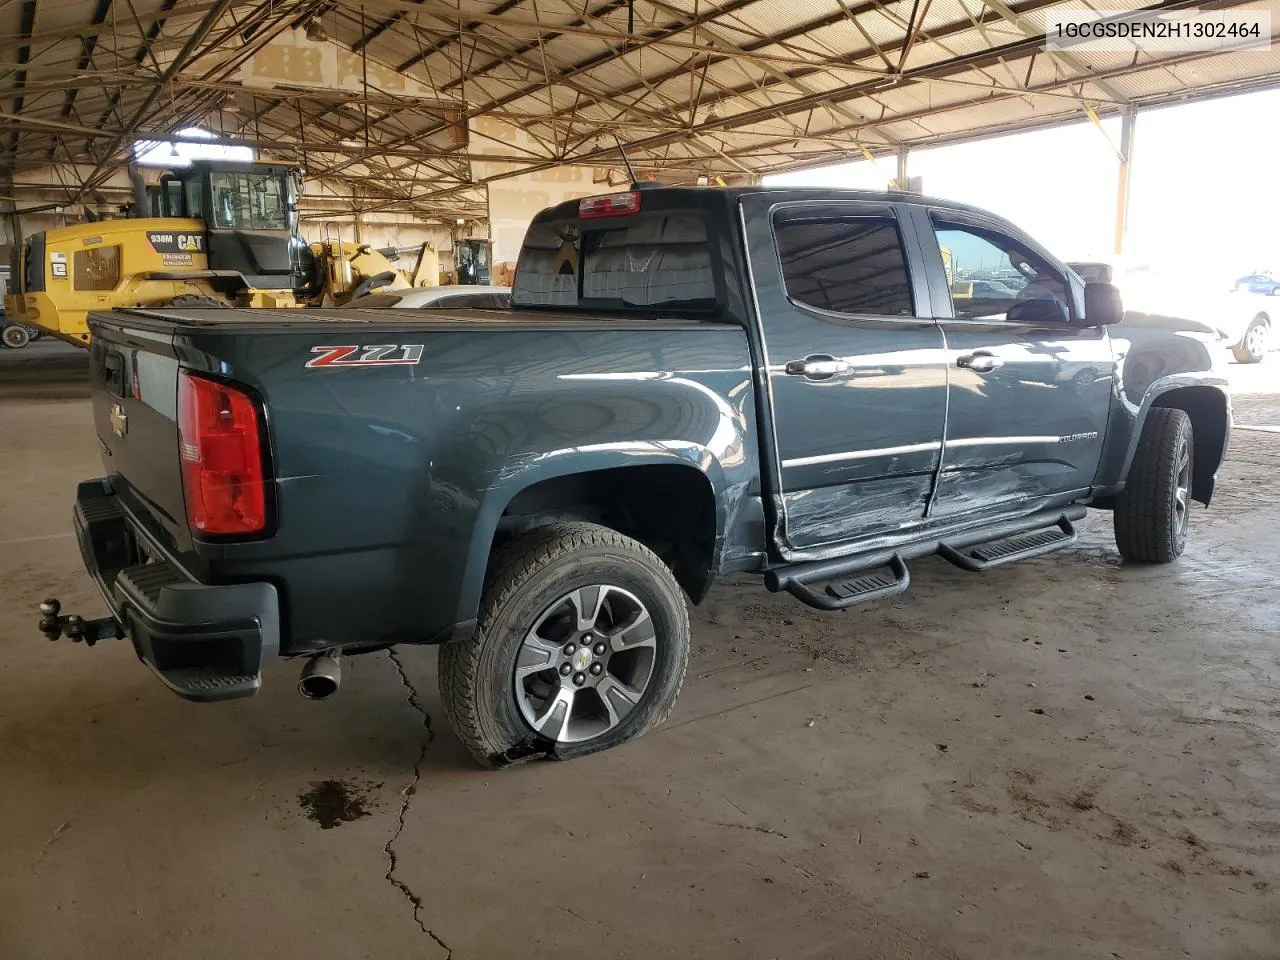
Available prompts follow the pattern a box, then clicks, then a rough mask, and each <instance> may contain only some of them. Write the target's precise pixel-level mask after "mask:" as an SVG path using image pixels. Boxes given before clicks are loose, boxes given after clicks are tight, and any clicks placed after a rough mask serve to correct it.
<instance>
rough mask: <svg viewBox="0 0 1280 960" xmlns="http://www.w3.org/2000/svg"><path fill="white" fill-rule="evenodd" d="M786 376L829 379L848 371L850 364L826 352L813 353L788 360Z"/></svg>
mask: <svg viewBox="0 0 1280 960" xmlns="http://www.w3.org/2000/svg"><path fill="white" fill-rule="evenodd" d="M785 369H786V371H787V376H789V377H808V378H809V379H810V380H829V379H831V378H832V377H834V376H836V375H837V374H840V373H848V372H849V369H850V366H849V364H848V363H847V362H845V361H844V360H837V359H836V358H835V357H830V356H827V355H826V354H820V353H815V354H813V355H812V356H809V357H805V358H804V359H803V360H788V361H787V365H786V368H785Z"/></svg>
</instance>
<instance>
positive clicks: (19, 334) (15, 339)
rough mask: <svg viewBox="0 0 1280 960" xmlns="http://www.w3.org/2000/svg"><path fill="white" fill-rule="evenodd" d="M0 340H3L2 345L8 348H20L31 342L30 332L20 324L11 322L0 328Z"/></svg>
mask: <svg viewBox="0 0 1280 960" xmlns="http://www.w3.org/2000/svg"><path fill="white" fill-rule="evenodd" d="M0 340H3V341H4V345H5V346H6V347H8V348H9V349H10V350H21V349H22V348H23V347H25V346H26V345H27V344H28V343H30V342H31V333H30V332H29V331H28V330H27V328H26V327H24V326H22V325H21V324H17V323H11V324H9V326H7V327H5V328H4V329H3V330H0Z"/></svg>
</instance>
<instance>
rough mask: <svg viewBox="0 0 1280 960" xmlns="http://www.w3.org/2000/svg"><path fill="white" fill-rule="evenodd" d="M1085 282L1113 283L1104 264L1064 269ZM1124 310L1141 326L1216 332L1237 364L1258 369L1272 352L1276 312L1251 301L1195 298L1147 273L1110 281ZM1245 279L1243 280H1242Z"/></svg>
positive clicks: (1181, 287) (1179, 286) (1077, 264)
mask: <svg viewBox="0 0 1280 960" xmlns="http://www.w3.org/2000/svg"><path fill="white" fill-rule="evenodd" d="M1067 265H1068V266H1069V267H1071V268H1072V269H1073V270H1074V271H1075V272H1076V273H1077V274H1078V275H1079V276H1080V277H1081V278H1082V279H1084V280H1085V281H1086V282H1089V281H1095V280H1105V281H1111V280H1113V274H1114V268H1113V266H1112V265H1111V264H1110V263H1106V262H1102V261H1078V262H1070V263H1068V264H1067ZM1114 279H1115V281H1116V282H1117V284H1118V285H1119V286H1120V288H1121V295H1122V297H1123V299H1124V302H1125V306H1126V308H1127V309H1126V313H1125V319H1126V321H1129V322H1133V323H1141V324H1142V325H1143V326H1152V325H1160V326H1163V327H1165V328H1166V329H1170V330H1175V329H1182V330H1209V331H1212V332H1215V333H1216V334H1217V336H1218V339H1219V340H1220V341H1222V344H1223V346H1225V347H1226V348H1227V349H1228V350H1230V351H1231V354H1232V355H1233V356H1234V357H1235V359H1236V361H1237V362H1239V363H1261V362H1262V361H1263V360H1264V359H1265V358H1266V355H1267V353H1268V352H1269V351H1270V350H1273V349H1275V341H1274V340H1273V339H1272V337H1271V329H1272V324H1273V323H1274V322H1275V320H1276V317H1277V315H1278V314H1280V310H1274V309H1269V308H1268V307H1269V304H1268V302H1267V301H1259V300H1257V299H1256V298H1254V297H1251V296H1235V295H1231V294H1222V293H1211V294H1208V295H1203V293H1202V294H1201V295H1199V296H1197V295H1196V293H1195V290H1194V288H1192V289H1191V290H1190V291H1189V290H1188V289H1187V287H1186V286H1185V285H1183V284H1179V283H1176V282H1171V281H1170V279H1169V277H1168V276H1167V275H1154V276H1153V275H1151V274H1149V273H1145V272H1144V273H1141V274H1130V275H1127V276H1125V277H1123V278H1121V277H1114ZM1246 279H1247V278H1246Z"/></svg>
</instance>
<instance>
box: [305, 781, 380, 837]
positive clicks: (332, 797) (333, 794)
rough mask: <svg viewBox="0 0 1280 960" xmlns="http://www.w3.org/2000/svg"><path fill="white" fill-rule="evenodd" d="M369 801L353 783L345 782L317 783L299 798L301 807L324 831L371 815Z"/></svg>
mask: <svg viewBox="0 0 1280 960" xmlns="http://www.w3.org/2000/svg"><path fill="white" fill-rule="evenodd" d="M366 802H367V798H366V797H365V796H364V795H363V794H362V793H360V792H359V790H358V789H357V788H356V787H355V786H354V785H353V784H350V783H347V782H345V781H343V780H317V781H314V782H313V783H312V784H311V789H310V790H307V791H306V792H305V793H300V794H299V795H298V805H299V806H300V807H302V809H303V812H305V813H306V815H307V817H308V818H309V819H311V820H314V821H315V822H316V823H318V824H320V829H322V830H330V829H332V828H333V827H338V826H341V825H342V824H344V823H348V822H350V821H352V820H358V819H359V818H360V817H367V816H369V810H368V809H366V807H365V804H366Z"/></svg>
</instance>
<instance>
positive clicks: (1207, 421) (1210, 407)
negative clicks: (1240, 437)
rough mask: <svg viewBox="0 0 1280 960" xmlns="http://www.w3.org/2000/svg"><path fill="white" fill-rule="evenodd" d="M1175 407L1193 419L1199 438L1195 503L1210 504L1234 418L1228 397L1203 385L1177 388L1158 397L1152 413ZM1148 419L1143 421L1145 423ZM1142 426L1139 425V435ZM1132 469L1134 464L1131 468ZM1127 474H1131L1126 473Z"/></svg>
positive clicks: (1193, 489)
mask: <svg viewBox="0 0 1280 960" xmlns="http://www.w3.org/2000/svg"><path fill="white" fill-rule="evenodd" d="M1161 407H1173V408H1176V409H1178V410H1182V411H1184V412H1185V413H1186V414H1187V416H1189V417H1190V418H1191V429H1192V432H1193V434H1194V436H1195V448H1194V452H1195V461H1194V466H1193V468H1192V476H1191V499H1193V500H1196V501H1198V502H1200V503H1203V504H1206V505H1207V504H1208V503H1209V499H1210V497H1211V496H1212V495H1213V481H1214V475H1215V474H1216V473H1217V472H1218V468H1219V467H1220V466H1221V465H1222V461H1223V460H1224V459H1225V454H1226V443H1227V436H1228V433H1229V431H1230V429H1231V414H1230V409H1229V406H1228V402H1227V395H1226V394H1225V393H1224V392H1223V391H1222V390H1220V389H1218V388H1217V387H1213V386H1208V385H1201V386H1186V387H1175V388H1173V389H1171V390H1166V391H1164V392H1163V393H1161V394H1159V395H1158V396H1156V397H1155V398H1154V399H1153V400H1152V401H1151V403H1150V404H1149V405H1148V415H1149V412H1150V410H1151V409H1156V408H1161ZM1145 419H1146V416H1145V415H1144V417H1143V420H1144V421H1145ZM1141 429H1142V425H1141V424H1139V427H1138V434H1141ZM1129 469H1132V462H1131V465H1130V468H1129ZM1126 473H1127V472H1126Z"/></svg>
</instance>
